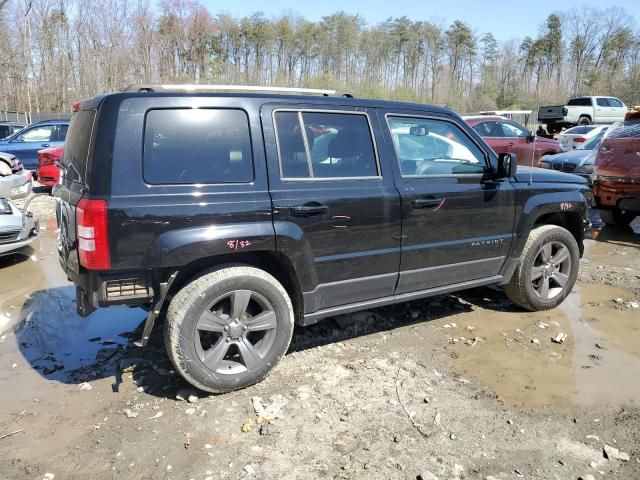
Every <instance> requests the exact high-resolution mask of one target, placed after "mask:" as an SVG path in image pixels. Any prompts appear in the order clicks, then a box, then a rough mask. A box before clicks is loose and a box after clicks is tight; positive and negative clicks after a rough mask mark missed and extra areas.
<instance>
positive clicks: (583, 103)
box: [567, 97, 592, 107]
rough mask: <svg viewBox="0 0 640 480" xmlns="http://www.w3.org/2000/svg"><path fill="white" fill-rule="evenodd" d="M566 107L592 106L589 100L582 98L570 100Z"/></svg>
mask: <svg viewBox="0 0 640 480" xmlns="http://www.w3.org/2000/svg"><path fill="white" fill-rule="evenodd" d="M567 105H569V106H571V107H590V106H591V105H592V104H591V98H589V97H583V98H572V99H571V100H569V102H568V103H567Z"/></svg>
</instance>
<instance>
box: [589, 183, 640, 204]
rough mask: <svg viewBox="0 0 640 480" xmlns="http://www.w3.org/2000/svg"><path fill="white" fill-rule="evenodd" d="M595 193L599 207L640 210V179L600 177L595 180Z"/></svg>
mask: <svg viewBox="0 0 640 480" xmlns="http://www.w3.org/2000/svg"><path fill="white" fill-rule="evenodd" d="M593 193H594V195H595V198H596V205H597V206H598V207H601V208H605V209H606V208H619V209H620V210H626V211H632V212H640V181H638V182H632V181H625V182H615V181H611V180H603V179H602V178H599V179H596V181H595V182H594V185H593Z"/></svg>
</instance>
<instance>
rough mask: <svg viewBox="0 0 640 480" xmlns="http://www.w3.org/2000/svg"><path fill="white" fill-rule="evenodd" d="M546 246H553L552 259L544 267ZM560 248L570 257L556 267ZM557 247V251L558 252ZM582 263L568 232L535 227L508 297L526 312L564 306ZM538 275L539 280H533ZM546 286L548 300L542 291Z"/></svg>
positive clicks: (507, 291) (551, 227)
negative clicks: (553, 264)
mask: <svg viewBox="0 0 640 480" xmlns="http://www.w3.org/2000/svg"><path fill="white" fill-rule="evenodd" d="M547 245H550V246H551V247H550V254H551V256H550V258H549V262H546V263H545V262H541V259H542V258H543V257H544V254H543V247H546V246H547ZM560 246H562V247H564V248H566V253H567V254H568V257H567V259H566V260H563V261H562V262H557V267H556V266H552V265H550V264H551V263H552V262H551V261H552V260H553V259H554V258H556V255H557V254H558V259H559V258H560V255H559V254H560V251H561V250H560ZM554 247H555V248H557V250H555V252H554V250H553V249H554ZM545 251H546V249H545ZM563 253H564V251H563ZM579 260H580V251H579V249H578V244H577V243H576V239H575V238H573V235H571V233H569V231H567V230H565V229H564V228H562V227H558V226H556V225H541V226H539V227H536V228H534V229H533V230H531V232H530V233H529V238H528V239H527V243H526V244H525V246H524V249H523V250H522V254H521V255H520V262H519V264H518V266H517V268H516V270H515V272H514V273H513V277H511V280H510V281H509V283H508V284H507V285H506V287H505V291H506V293H507V296H508V297H509V298H510V299H511V301H512V302H513V303H515V304H517V305H519V306H521V307H522V308H525V309H527V310H531V311H538V310H548V309H551V308H554V307H556V306H558V305H559V304H560V303H562V301H563V300H564V299H565V298H566V296H567V295H568V294H569V292H570V291H571V289H572V288H573V285H574V284H575V282H576V278H577V277H578V265H579ZM553 263H556V262H553ZM534 269H535V270H534ZM538 273H540V276H539V277H538V278H537V279H535V280H534V277H535V276H537V274H538ZM560 280H562V282H563V284H562V285H561V284H560V283H559V281H560ZM545 282H546V285H547V288H546V292H547V293H548V296H547V297H546V298H545V294H544V293H545V291H544V288H543V285H544V283H545Z"/></svg>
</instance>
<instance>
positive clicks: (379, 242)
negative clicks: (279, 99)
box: [262, 105, 400, 313]
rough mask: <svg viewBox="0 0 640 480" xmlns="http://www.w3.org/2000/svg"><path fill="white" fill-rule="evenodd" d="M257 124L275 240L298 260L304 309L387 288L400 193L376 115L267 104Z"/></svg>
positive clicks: (396, 254) (394, 258)
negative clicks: (384, 155)
mask: <svg viewBox="0 0 640 480" xmlns="http://www.w3.org/2000/svg"><path fill="white" fill-rule="evenodd" d="M262 123H263V128H264V131H265V137H266V141H265V144H266V145H267V156H268V171H269V190H270V193H271V198H272V202H273V218H274V227H275V231H276V244H277V248H278V250H279V251H281V252H282V253H284V254H286V255H287V257H289V258H292V259H294V261H295V262H296V264H297V265H296V267H297V268H296V270H297V274H298V276H299V280H300V283H301V285H302V289H303V292H302V293H303V296H304V308H305V313H312V312H315V311H317V310H321V309H323V308H328V307H332V306H338V305H345V304H348V303H353V302H357V301H364V300H369V299H374V298H379V297H384V296H390V295H392V294H393V291H394V288H395V285H396V282H397V279H398V269H399V265H400V197H399V194H398V191H397V190H396V188H395V186H394V183H393V176H392V172H391V171H390V168H389V167H388V166H387V165H388V162H387V163H384V162H381V161H380V160H381V158H380V156H379V155H378V148H377V146H376V145H377V143H378V142H376V141H375V139H376V137H377V138H380V136H381V133H380V127H379V124H378V121H377V118H376V117H375V115H374V116H373V117H372V116H370V115H369V114H368V113H365V112H362V111H357V110H356V109H354V108H352V107H343V108H336V107H331V108H325V107H324V106H322V107H319V106H317V105H315V106H313V105H311V106H310V105H300V106H292V105H287V106H285V107H283V108H278V107H276V106H267V107H264V108H263V110H262Z"/></svg>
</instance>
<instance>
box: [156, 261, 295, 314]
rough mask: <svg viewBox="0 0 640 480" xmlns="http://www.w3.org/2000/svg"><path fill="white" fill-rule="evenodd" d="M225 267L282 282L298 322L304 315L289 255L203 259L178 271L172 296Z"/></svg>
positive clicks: (192, 262)
mask: <svg viewBox="0 0 640 480" xmlns="http://www.w3.org/2000/svg"><path fill="white" fill-rule="evenodd" d="M223 265H234V266H237V265H244V266H250V267H255V268H259V269H261V270H264V271H265V272H267V273H269V274H270V275H272V276H273V277H275V279H276V280H278V281H279V282H280V283H281V284H282V286H283V287H284V289H285V290H286V291H287V293H288V294H289V297H290V298H291V302H292V304H293V310H294V313H295V316H296V322H299V321H300V319H301V318H302V313H303V311H304V305H303V296H302V289H301V285H300V281H299V279H298V275H297V274H296V271H295V268H294V266H293V263H292V261H291V259H289V258H288V257H287V256H286V255H284V254H282V253H280V252H276V251H269V250H261V251H251V252H237V253H227V254H220V255H212V256H208V257H204V258H199V259H196V260H193V261H191V262H190V263H188V264H186V265H184V266H182V267H180V268H178V271H179V273H178V276H177V277H176V279H175V281H174V282H173V284H172V285H171V289H170V290H169V295H175V294H176V293H177V292H178V291H180V290H181V289H182V288H183V287H184V286H185V285H186V284H188V283H189V282H190V281H191V280H193V279H194V278H195V277H198V276H200V275H202V274H203V273H205V272H208V271H211V270H213V269H215V268H216V267H218V266H223Z"/></svg>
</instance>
